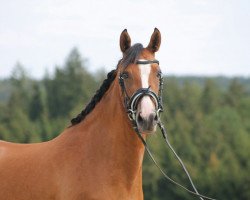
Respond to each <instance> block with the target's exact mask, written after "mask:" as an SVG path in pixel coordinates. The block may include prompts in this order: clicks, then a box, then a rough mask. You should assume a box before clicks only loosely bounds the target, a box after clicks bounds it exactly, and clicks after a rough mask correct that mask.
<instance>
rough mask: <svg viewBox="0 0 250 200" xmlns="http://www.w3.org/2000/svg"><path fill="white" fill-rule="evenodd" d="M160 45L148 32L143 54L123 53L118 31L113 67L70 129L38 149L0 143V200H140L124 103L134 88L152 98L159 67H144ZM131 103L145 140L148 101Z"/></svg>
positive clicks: (149, 127) (126, 48) (152, 121)
mask: <svg viewBox="0 0 250 200" xmlns="http://www.w3.org/2000/svg"><path fill="white" fill-rule="evenodd" d="M160 43H161V34H160V31H159V30H158V29H157V28H155V30H154V32H153V34H152V36H151V39H150V42H149V44H148V46H147V47H146V48H144V47H143V46H142V44H139V43H137V44H134V45H133V46H131V39H130V36H129V34H128V32H127V30H126V29H125V30H124V31H123V32H122V33H121V35H120V49H121V51H122V54H123V56H122V59H121V60H120V61H119V62H118V65H117V68H116V69H115V70H112V71H111V72H110V73H108V75H107V79H106V80H104V82H103V84H102V85H101V87H100V89H99V90H98V91H97V92H96V94H95V95H94V97H93V98H92V100H91V101H90V103H89V104H88V105H87V106H86V107H85V109H84V110H83V111H82V112H81V113H80V114H79V115H78V116H77V117H75V118H73V119H72V120H71V123H72V125H71V126H70V127H68V128H66V129H65V130H64V131H63V132H62V133H61V134H60V135H59V136H58V137H56V138H54V139H53V140H51V141H47V142H43V143H36V144H14V143H10V142H4V141H1V142H0V200H99V199H100V200H117V199H123V200H142V199H143V190H142V161H143V156H144V150H145V149H144V146H143V144H142V143H141V141H140V139H139V138H138V137H137V135H136V134H135V131H134V129H133V127H132V124H131V120H130V119H129V117H128V114H127V110H126V101H125V100H126V99H127V98H128V97H131V96H132V95H133V94H134V93H135V92H136V91H138V90H140V89H141V88H144V89H145V88H147V90H148V91H149V90H150V91H152V92H153V93H155V94H158V92H159V77H158V74H159V72H160V68H159V65H158V63H157V62H151V61H154V60H155V52H157V51H158V50H159V47H160ZM148 61H150V62H148ZM138 63H139V64H138ZM121 79H122V80H123V86H125V87H126V90H125V92H124V89H122V87H121V84H120V83H121V81H120V80H121ZM72 81H73V80H72ZM125 93H126V94H125ZM137 101H138V102H137V104H136V108H135V110H134V113H133V114H134V117H135V121H136V125H137V126H138V128H139V129H140V131H141V132H142V137H143V138H146V136H147V135H148V134H152V133H154V132H155V129H156V124H157V113H156V109H157V108H156V102H155V101H154V100H153V98H152V96H150V95H144V96H143V97H141V98H139V99H137Z"/></svg>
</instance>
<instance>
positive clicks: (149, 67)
mask: <svg viewBox="0 0 250 200" xmlns="http://www.w3.org/2000/svg"><path fill="white" fill-rule="evenodd" d="M160 43H161V34H160V31H159V30H158V29H157V28H155V30H154V32H153V34H152V36H151V39H150V42H149V45H148V46H147V47H146V48H143V46H142V45H141V44H135V45H133V46H131V39H130V36H129V34H128V32H127V30H126V29H125V30H124V31H123V32H122V33H121V36H120V48H121V51H122V53H123V58H122V59H121V61H120V63H119V65H118V73H119V81H120V85H121V90H122V93H123V98H124V99H125V106H126V109H127V111H128V114H129V117H130V119H131V120H133V121H134V122H136V125H137V127H138V128H139V130H140V131H141V132H146V133H151V132H154V131H155V130H156V124H157V121H158V117H159V115H158V114H159V111H160V110H161V99H160V98H159V95H160V94H159V89H160V88H159V87H160V83H161V71H160V67H159V62H158V61H157V60H155V52H157V51H158V50H159V47H160Z"/></svg>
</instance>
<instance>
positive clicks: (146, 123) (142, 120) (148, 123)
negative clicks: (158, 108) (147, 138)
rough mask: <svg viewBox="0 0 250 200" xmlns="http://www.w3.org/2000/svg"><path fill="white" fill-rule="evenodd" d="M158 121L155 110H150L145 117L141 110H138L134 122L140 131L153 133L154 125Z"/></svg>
mask: <svg viewBox="0 0 250 200" xmlns="http://www.w3.org/2000/svg"><path fill="white" fill-rule="evenodd" d="M157 121H158V116H157V114H156V112H152V113H151V114H149V115H148V116H146V117H143V116H142V115H141V112H138V113H137V115H136V123H137V126H138V128H139V130H140V131H141V132H144V133H153V132H155V131H156V125H157Z"/></svg>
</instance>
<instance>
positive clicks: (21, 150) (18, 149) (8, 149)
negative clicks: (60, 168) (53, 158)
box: [0, 141, 55, 200]
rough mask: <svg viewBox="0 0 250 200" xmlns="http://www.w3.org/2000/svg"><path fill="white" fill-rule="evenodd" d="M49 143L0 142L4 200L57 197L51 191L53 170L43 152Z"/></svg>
mask: <svg viewBox="0 0 250 200" xmlns="http://www.w3.org/2000/svg"><path fill="white" fill-rule="evenodd" d="M45 146H46V145H45V144H42V143H40V144H15V143H10V142H5V141H0V200H2V199H3V200H12V199H13V200H14V199H19V200H29V199H55V197H54V196H53V195H52V192H50V190H51V188H53V178H52V177H53V173H52V170H53V169H52V168H51V167H50V165H48V163H49V162H45V160H44V159H45V156H44V154H43V152H42V151H43V150H45V149H46V147H45ZM44 153H45V154H46V151H45V152H44ZM37 183H39V185H38V184H37ZM48 185H50V186H51V188H47V187H48Z"/></svg>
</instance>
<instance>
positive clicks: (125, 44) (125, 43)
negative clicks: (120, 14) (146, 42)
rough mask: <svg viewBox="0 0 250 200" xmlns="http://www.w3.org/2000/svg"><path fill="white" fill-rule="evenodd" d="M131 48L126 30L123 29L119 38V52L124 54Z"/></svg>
mask: <svg viewBox="0 0 250 200" xmlns="http://www.w3.org/2000/svg"><path fill="white" fill-rule="evenodd" d="M130 46H131V39H130V36H129V34H128V32H127V29H124V30H123V31H122V33H121V36H120V48H121V51H122V52H123V53H124V52H125V51H126V50H127V49H128V48H130Z"/></svg>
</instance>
